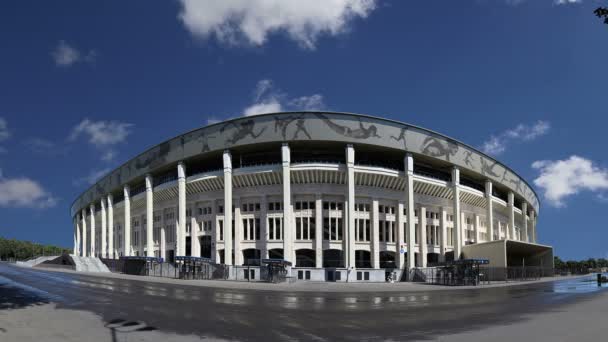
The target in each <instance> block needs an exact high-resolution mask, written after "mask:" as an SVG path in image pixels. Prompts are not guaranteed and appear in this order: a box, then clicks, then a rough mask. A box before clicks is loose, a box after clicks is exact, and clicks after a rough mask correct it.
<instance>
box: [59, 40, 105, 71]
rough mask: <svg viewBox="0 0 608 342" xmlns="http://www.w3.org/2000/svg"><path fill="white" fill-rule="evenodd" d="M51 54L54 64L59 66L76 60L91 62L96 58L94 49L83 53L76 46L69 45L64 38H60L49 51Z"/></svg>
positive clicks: (68, 64) (73, 62)
mask: <svg viewBox="0 0 608 342" xmlns="http://www.w3.org/2000/svg"><path fill="white" fill-rule="evenodd" d="M51 56H52V57H53V60H54V61H55V65H57V66H60V67H68V66H71V65H73V64H75V63H78V62H87V63H92V62H94V61H95V59H96V58H97V52H95V50H89V52H87V53H85V54H83V53H82V52H80V51H79V50H78V49H77V48H75V47H73V46H70V45H69V44H68V43H66V42H65V41H64V40H60V41H59V43H57V46H55V48H54V49H53V51H51Z"/></svg>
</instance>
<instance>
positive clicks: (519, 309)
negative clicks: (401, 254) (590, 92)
mask: <svg viewBox="0 0 608 342" xmlns="http://www.w3.org/2000/svg"><path fill="white" fill-rule="evenodd" d="M602 291H603V290H602ZM597 293H598V288H597V285H595V283H593V282H583V281H582V280H580V279H575V280H567V281H557V282H549V283H538V284H530V285H521V286H509V287H495V288H480V289H473V290H470V289H466V290H445V291H437V290H434V291H425V292H386V293H381V292H378V293H353V292H350V293H346V292H345V293H335V292H333V293H317V292H278V291H259V290H256V291H251V290H238V289H222V288H209V287H196V286H185V285H175V284H160V283H148V282H142V281H136V280H128V279H115V278H103V277H95V276H87V275H81V274H74V273H61V272H50V271H43V270H39V269H27V268H20V267H15V266H12V265H9V264H4V263H0V309H6V308H19V307H25V306H29V305H34V304H41V303H50V302H52V303H56V304H57V307H58V308H65V309H75V310H87V311H91V312H94V313H96V314H99V315H101V316H102V318H103V319H104V320H105V321H106V322H110V321H112V320H117V319H123V320H130V321H142V322H145V323H146V324H147V325H148V326H149V327H154V328H156V329H159V330H161V331H166V332H175V333H178V334H195V335H199V336H205V337H216V338H222V339H236V340H240V341H260V340H265V341H268V340H318V341H336V340H351V341H362V340H387V339H392V340H409V339H430V338H433V337H436V336H438V335H443V334H448V333H457V332H462V331H468V330H472V329H480V328H483V327H486V326H490V325H496V324H501V325H502V324H510V323H514V322H517V321H519V320H522V319H524V318H522V316H523V315H525V314H527V313H534V312H539V311H546V310H556V309H559V307H560V306H562V305H567V304H569V303H573V302H575V301H579V300H588V299H592V298H593V296H595V295H596V294H597Z"/></svg>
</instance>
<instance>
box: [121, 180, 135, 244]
mask: <svg viewBox="0 0 608 342" xmlns="http://www.w3.org/2000/svg"><path fill="white" fill-rule="evenodd" d="M123 191H124V194H125V199H124V201H125V223H124V236H123V239H124V242H125V244H124V247H123V251H124V253H123V254H124V256H131V255H132V252H133V251H132V249H131V189H130V188H129V186H128V185H125V187H124V189H123Z"/></svg>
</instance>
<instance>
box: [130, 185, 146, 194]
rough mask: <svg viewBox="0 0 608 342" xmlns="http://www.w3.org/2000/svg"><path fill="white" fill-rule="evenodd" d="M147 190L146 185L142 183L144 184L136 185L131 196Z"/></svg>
mask: <svg viewBox="0 0 608 342" xmlns="http://www.w3.org/2000/svg"><path fill="white" fill-rule="evenodd" d="M144 191H146V185H145V184H142V185H138V186H136V187H134V188H133V189H131V193H130V195H131V197H135V196H136V195H139V194H141V193H142V192H144Z"/></svg>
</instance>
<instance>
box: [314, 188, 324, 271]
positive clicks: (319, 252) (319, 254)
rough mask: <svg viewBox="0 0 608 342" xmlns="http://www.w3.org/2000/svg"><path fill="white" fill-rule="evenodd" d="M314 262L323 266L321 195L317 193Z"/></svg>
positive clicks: (317, 266) (318, 266) (318, 265)
mask: <svg viewBox="0 0 608 342" xmlns="http://www.w3.org/2000/svg"><path fill="white" fill-rule="evenodd" d="M315 263H316V265H315V266H316V268H322V267H323V197H322V195H321V194H320V193H317V197H316V198H315Z"/></svg>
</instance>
